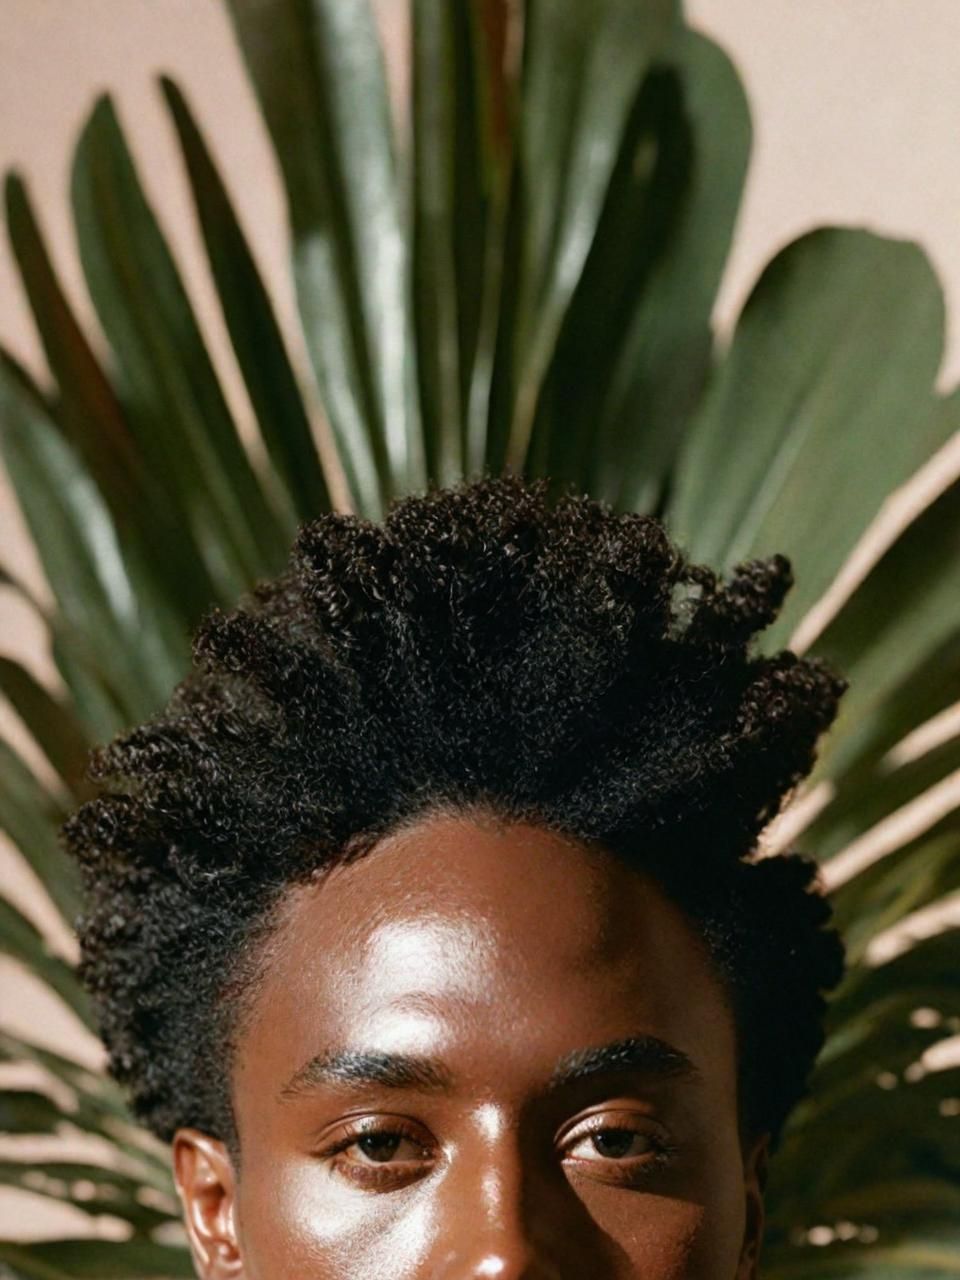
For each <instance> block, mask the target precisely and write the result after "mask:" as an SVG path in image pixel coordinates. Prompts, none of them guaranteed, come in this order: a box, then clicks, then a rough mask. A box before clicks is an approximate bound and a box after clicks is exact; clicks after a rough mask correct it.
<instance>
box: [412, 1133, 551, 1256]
mask: <svg viewBox="0 0 960 1280" xmlns="http://www.w3.org/2000/svg"><path fill="white" fill-rule="evenodd" d="M484 1128H485V1129H486V1132H484V1131H483V1130H484ZM480 1130H481V1131H480V1132H479V1133H478V1134H477V1136H476V1139H475V1140H471V1142H470V1143H469V1147H467V1146H466V1145H464V1147H463V1148H462V1149H461V1150H460V1151H459V1152H458V1153H457V1155H456V1157H455V1158H454V1160H453V1167H452V1168H451V1171H450V1175H449V1178H448V1183H447V1186H446V1188H445V1191H446V1196H445V1200H446V1203H445V1205H444V1216H445V1217H446V1221H447V1224H448V1228H449V1229H448V1230H446V1231H444V1232H443V1233H442V1239H441V1253H442V1256H443V1265H442V1266H441V1267H440V1268H439V1269H438V1270H437V1271H436V1272H435V1273H434V1274H435V1276H436V1280H488V1278H490V1280H565V1277H567V1276H571V1277H572V1276H573V1275H574V1274H575V1273H574V1272H572V1271H564V1270H561V1266H560V1262H559V1256H560V1251H561V1242H560V1240H559V1239H558V1228H559V1227H560V1223H561V1221H562V1218H563V1214H562V1210H561V1206H560V1204H559V1200H560V1199H561V1197H562V1189H561V1187H560V1186H559V1185H557V1186H552V1185H551V1178H550V1176H549V1170H542V1169H537V1168H535V1167H534V1162H533V1161H532V1160H531V1159H530V1158H529V1155H527V1156H525V1154H524V1151H523V1146H522V1142H521V1136H520V1134H519V1132H518V1130H517V1127H516V1126H515V1125H510V1126H507V1125H505V1124H502V1125H500V1126H494V1125H490V1124H487V1125H486V1126H480ZM557 1181H558V1183H560V1182H564V1180H563V1178H562V1175H558V1179H557Z"/></svg>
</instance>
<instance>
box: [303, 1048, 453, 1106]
mask: <svg viewBox="0 0 960 1280" xmlns="http://www.w3.org/2000/svg"><path fill="white" fill-rule="evenodd" d="M324 1085H379V1086H380V1087H381V1088H384V1089H422V1090H424V1091H425V1092H428V1093H437V1092H444V1091H449V1090H450V1089H451V1088H452V1087H453V1077H452V1075H451V1074H450V1072H449V1071H448V1070H447V1069H446V1068H445V1067H444V1066H442V1065H441V1064H440V1063H438V1062H432V1061H431V1060H430V1059H428V1058H416V1057H413V1056H411V1055H409V1054H404V1053H377V1052H372V1051H370V1050H365V1049H339V1050H336V1051H333V1052H330V1053H318V1054H316V1055H315V1056H314V1057H312V1058H311V1059H310V1061H309V1062H306V1063H304V1065H303V1066H302V1067H301V1068H300V1070H299V1071H297V1072H295V1074H294V1075H293V1076H292V1077H291V1078H290V1079H289V1080H288V1081H287V1083H286V1084H285V1085H284V1087H283V1088H282V1089H281V1090H280V1095H279V1096H280V1099H281V1101H286V1100H288V1099H290V1098H293V1097H296V1096H297V1095H298V1094H300V1093H306V1092H309V1091H310V1090H311V1089H315V1088H320V1087H322V1086H324Z"/></svg>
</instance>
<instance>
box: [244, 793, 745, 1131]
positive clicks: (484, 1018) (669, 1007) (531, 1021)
mask: <svg viewBox="0 0 960 1280" xmlns="http://www.w3.org/2000/svg"><path fill="white" fill-rule="evenodd" d="M644 1033H646V1034H652V1035H656V1036H658V1037H660V1038H662V1039H664V1040H666V1041H667V1042H668V1043H670V1044H673V1045H676V1047H678V1048H679V1049H681V1050H682V1051H683V1052H685V1053H686V1054H687V1055H688V1056H689V1057H691V1058H692V1059H693V1061H694V1063H695V1065H696V1066H697V1067H698V1068H700V1070H701V1071H702V1072H703V1073H704V1075H705V1076H706V1077H708V1078H709V1079H711V1080H712V1081H713V1082H714V1084H715V1088H716V1089H717V1091H718V1095H724V1096H725V1098H726V1100H727V1101H732V1099H733V1097H734V1087H735V1086H734V1075H735V1071H734V1055H735V1049H734V1032H733V1026H732V1021H731V1019H730V1016H729V1014H728V1011H727V1008H726V1003H725V1000H724V996H723V991H722V987H721V986H720V984H719V981H718V980H717V978H716V977H715V975H714V973H713V970H712V968H711V966H710V962H709V957H708V955H707V952H706V949H705V946H704V945H703V943H702V941H701V940H700V938H699V936H698V935H697V933H696V931H695V930H694V928H693V926H692V925H691V924H690V923H689V922H688V921H687V919H686V918H685V917H684V915H683V913H682V911H681V910H680V908H679V907H677V906H676V905H675V904H674V903H673V902H672V901H671V900H670V899H668V898H667V897H666V895H665V894H664V893H663V891H662V890H661V889H660V888H659V886H658V885H657V884H656V882H654V881H653V880H652V879H650V878H648V877H646V876H643V875H642V874H640V873H638V872H637V871H635V870H633V869H632V868H629V867H627V866H626V865H625V864H623V863H622V862H621V861H620V860H618V859H616V858H615V857H614V856H613V855H612V854H610V853H608V852H606V851H604V850H600V849H595V848H589V847H587V846H585V845H583V844H581V843H580V842H577V841H575V840H571V839H567V838H564V837H562V836H559V835H557V834H554V833H551V832H548V831H546V830H544V829H542V828H539V827H536V826H532V825H528V824H519V823H514V824H500V823H497V822H494V821H493V820H490V821H484V820H476V819H474V818H463V817H461V818H456V817H434V818H430V819H427V820H425V821H423V822H421V823H418V824H417V825H415V826H412V827H410V828H408V829H406V830H404V831H402V832H398V833H397V834H395V835H393V836H391V837H389V838H387V839H385V840H383V841H382V842H381V843H380V844H379V845H378V846H376V847H375V848H374V849H373V850H371V851H370V852H369V853H367V854H365V855H364V856H363V857H361V858H359V859H357V860H356V861H354V862H352V863H348V864H346V865H344V866H342V867H339V868H337V869H336V870H334V871H333V872H331V873H330V874H328V875H327V876H326V877H325V878H324V879H322V880H320V881H318V882H316V883H312V884H309V885H303V886H299V887H298V888H297V889H295V890H294V891H293V892H292V893H291V895H290V898H289V900H288V901H287V903H286V904H285V909H284V911H283V912H282V915H281V920H280V923H279V925H278V927H277V931H276V933H275V935H274V937H273V939H272V941H271V945H270V947H269V958H268V961H267V964H266V966H265V974H264V982H263V985H262V987H261V989H260V990H259V992H258V995H257V998H256V1001H255V1003H254V1007H253V1013H252V1017H251V1019H250V1021H249V1022H248V1024H247V1029H246V1031H245V1034H244V1036H243V1037H242V1039H241V1042H240V1045H239V1049H238V1055H237V1062H236V1064H235V1065H236V1072H235V1092H237V1093H238V1094H239V1093H242V1092H243V1091H244V1090H250V1091H252V1092H253V1093H255V1094H256V1095H257V1096H258V1097H260V1098H262V1097H263V1096H264V1095H265V1094H266V1093H270V1094H271V1095H273V1094H275V1093H276V1092H277V1091H278V1090H280V1089H282V1087H283V1084H284V1083H285V1081H286V1080H287V1079H288V1078H289V1076H290V1074H291V1073H292V1072H294V1071H295V1070H296V1069H297V1067H299V1066H300V1065H301V1064H302V1063H303V1062H304V1061H306V1060H307V1059H309V1058H310V1057H311V1056H312V1055H314V1054H316V1053H318V1052H320V1051H322V1050H325V1049H329V1048H331V1047H337V1048H341V1047H347V1048H362V1049H373V1050H376V1051H379V1052H388V1053H389V1052H395V1053H415V1054H420V1055H430V1056H433V1057H437V1058H442V1059H443V1060H444V1061H446V1062H448V1063H450V1065H451V1066H452V1068H453V1070H454V1072H455V1074H457V1075H458V1077H459V1078H461V1079H462V1080H463V1081H464V1082H465V1084H470V1085H471V1086H475V1087H476V1088H479V1089H486V1088H491V1089H492V1088H502V1089H503V1090H508V1089H515V1090H522V1089H523V1088H524V1087H526V1086H527V1085H530V1087H534V1085H535V1084H536V1083H537V1081H538V1080H540V1079H542V1078H543V1077H544V1076H545V1075H547V1074H549V1071H550V1070H551V1069H552V1067H553V1066H554V1064H555V1062H556V1060H557V1059H558V1058H560V1057H562V1056H563V1055H564V1054H566V1053H569V1052H571V1051H573V1050H577V1049H579V1048H581V1047H584V1046H588V1045H593V1044H600V1043H603V1042H605V1041H609V1040H615V1039H617V1038H619V1037H623V1036H627V1035H635V1034H644ZM237 1100H238V1103H239V1106H238V1112H239V1111H242V1098H240V1097H238V1099H237Z"/></svg>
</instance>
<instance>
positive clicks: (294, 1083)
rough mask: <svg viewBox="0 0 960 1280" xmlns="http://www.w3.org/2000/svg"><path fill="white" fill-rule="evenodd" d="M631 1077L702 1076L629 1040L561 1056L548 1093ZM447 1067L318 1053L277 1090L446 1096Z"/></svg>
mask: <svg viewBox="0 0 960 1280" xmlns="http://www.w3.org/2000/svg"><path fill="white" fill-rule="evenodd" d="M626 1071H629V1072H632V1073H634V1074H637V1075H645V1076H650V1077H653V1078H654V1079H658V1080H683V1079H687V1080H700V1079H702V1073H701V1071H700V1069H699V1068H698V1067H697V1066H695V1064H694V1063H693V1061H692V1060H691V1059H690V1058H689V1057H688V1056H687V1054H685V1053H684V1052H683V1051H682V1050H681V1049H677V1048H676V1047H675V1046H674V1045H672V1044H669V1043H668V1042H667V1041H666V1040H661V1039H660V1038H659V1037H658V1036H651V1035H639V1036H628V1037H626V1038H625V1039H623V1040H613V1041H611V1042H610V1043H609V1044H603V1045H595V1046H592V1047H590V1048H586V1049H575V1050H574V1051H573V1052H572V1053H568V1054H566V1055H564V1057H563V1058H561V1059H560V1061H559V1062H558V1063H557V1065H556V1067H555V1068H554V1071H553V1074H552V1076H551V1078H550V1084H549V1091H550V1092H551V1093H553V1092H555V1091H557V1090H559V1089H562V1088H564V1087H565V1086H567V1085H570V1084H574V1083H579V1082H581V1081H584V1080H591V1079H594V1078H595V1077H597V1076H601V1075H612V1074H615V1073H618V1072H626ZM453 1084H454V1079H453V1075H452V1073H451V1072H450V1070H449V1068H448V1067H446V1066H445V1065H444V1064H443V1063H441V1062H436V1061H434V1060H433V1059H431V1058H420V1057H415V1056H412V1055H410V1054H403V1053H381V1052H377V1051H370V1050H364V1049H337V1050H331V1051H330V1052H327V1053H319V1054H316V1055H315V1056H314V1057H312V1058H311V1059H310V1061H309V1062H306V1063H304V1065H303V1066H302V1067H301V1068H300V1069H299V1070H298V1071H296V1072H295V1073H294V1074H293V1075H292V1076H291V1078H290V1079H289V1080H288V1081H287V1083H286V1084H285V1085H284V1087H283V1088H282V1089H281V1090H280V1093H279V1099H280V1101H289V1100H290V1099H291V1098H294V1097H297V1096H299V1095H300V1094H303V1093H308V1092H310V1091H311V1090H313V1089H318V1088H322V1087H324V1086H325V1085H326V1086H334V1087H336V1086H338V1085H341V1086H343V1085H345V1086H350V1085H358V1086H361V1087H362V1086H370V1085H374V1086H379V1087H380V1088H384V1089H417V1090H420V1091H422V1092H425V1093H446V1092H449V1091H450V1090H451V1089H452V1088H453Z"/></svg>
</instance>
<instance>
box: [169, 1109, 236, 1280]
mask: <svg viewBox="0 0 960 1280" xmlns="http://www.w3.org/2000/svg"><path fill="white" fill-rule="evenodd" d="M172 1156H173V1175H174V1181H175V1182H176V1186H177V1192H178V1194H179V1196H180V1201H181V1203H182V1205H183V1216H184V1226H185V1227H186V1230H187V1235H188V1237H189V1240H190V1251H191V1253H192V1254H193V1261H194V1265H195V1267H196V1269H197V1274H198V1275H199V1276H200V1277H201V1278H202V1280H239V1278H240V1277H242V1275H243V1260H242V1258H241V1256H240V1247H239V1242H238V1239H237V1231H236V1194H235V1193H236V1177H235V1174H234V1169H233V1164H232V1162H231V1160H230V1157H229V1155H228V1154H227V1150H226V1147H225V1146H224V1144H223V1143H222V1142H221V1141H220V1140H219V1139H217V1138H211V1137H210V1136H209V1135H208V1134H205V1133H201V1132H200V1130H198V1129H178V1130H177V1132H176V1134H175V1136H174V1139H173V1149H172Z"/></svg>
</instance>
